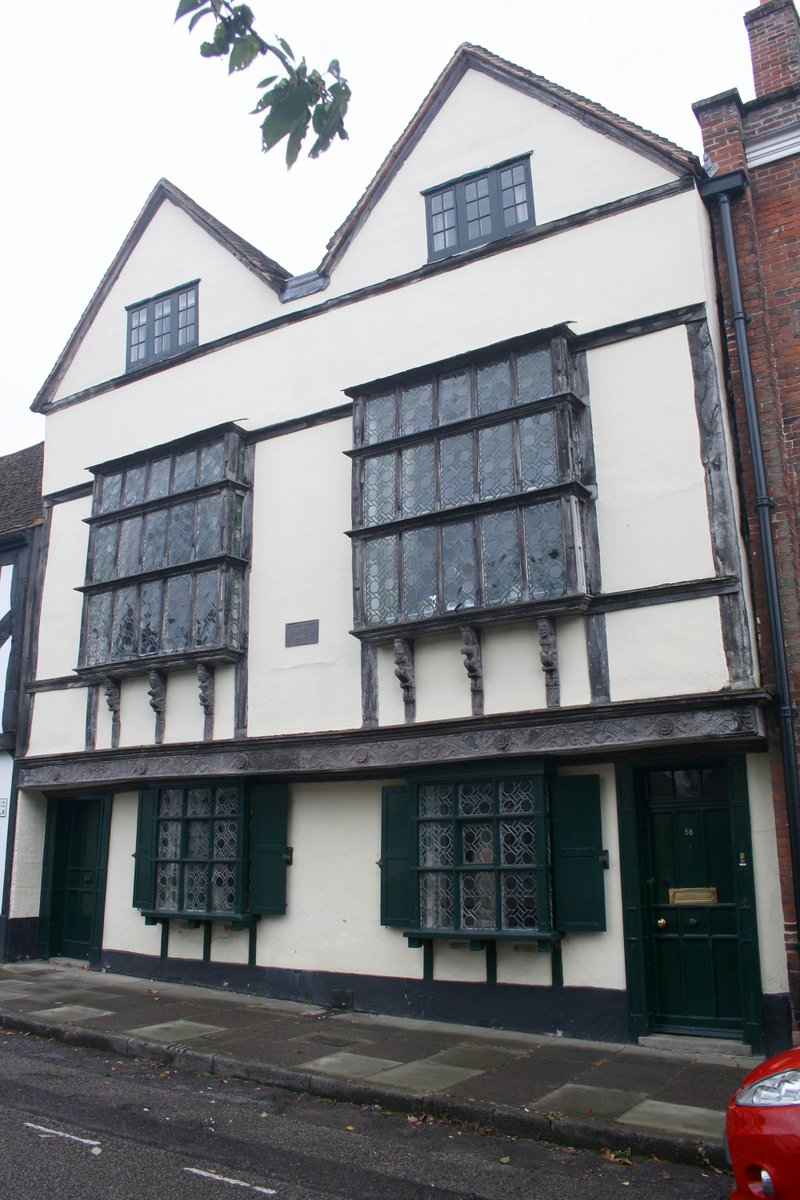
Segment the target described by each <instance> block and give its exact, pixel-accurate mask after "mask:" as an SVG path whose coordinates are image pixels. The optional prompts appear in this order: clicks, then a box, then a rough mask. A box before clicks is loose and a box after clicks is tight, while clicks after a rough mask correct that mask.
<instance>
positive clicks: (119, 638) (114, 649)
mask: <svg viewBox="0 0 800 1200" xmlns="http://www.w3.org/2000/svg"><path fill="white" fill-rule="evenodd" d="M135 612H136V588H135V587H126V588H120V589H119V590H118V591H117V592H115V593H114V621H113V625H112V629H111V657H112V659H113V660H114V661H116V662H118V661H119V660H120V659H123V658H130V657H131V656H132V655H133V644H134V638H135V635H136V624H135Z"/></svg>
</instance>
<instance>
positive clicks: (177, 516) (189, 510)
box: [168, 504, 194, 566]
mask: <svg viewBox="0 0 800 1200" xmlns="http://www.w3.org/2000/svg"><path fill="white" fill-rule="evenodd" d="M193 527H194V505H193V504H176V505H175V507H174V508H172V509H170V514H169V543H168V559H169V565H170V566H174V565H175V564H176V563H185V562H189V560H190V558H191V557H192V529H193Z"/></svg>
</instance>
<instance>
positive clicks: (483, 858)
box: [461, 821, 494, 866]
mask: <svg viewBox="0 0 800 1200" xmlns="http://www.w3.org/2000/svg"><path fill="white" fill-rule="evenodd" d="M461 857H462V861H463V862H464V863H466V864H467V865H468V866H472V865H473V864H474V863H492V862H494V825H493V823H492V822H491V821H480V822H478V821H466V822H465V823H464V824H463V825H462V826H461Z"/></svg>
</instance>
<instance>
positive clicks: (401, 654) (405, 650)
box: [394, 638, 417, 725]
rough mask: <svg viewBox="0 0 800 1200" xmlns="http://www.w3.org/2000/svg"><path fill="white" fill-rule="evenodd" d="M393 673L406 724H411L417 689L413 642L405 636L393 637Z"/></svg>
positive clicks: (414, 710) (414, 715) (414, 712)
mask: <svg viewBox="0 0 800 1200" xmlns="http://www.w3.org/2000/svg"><path fill="white" fill-rule="evenodd" d="M394 673H395V675H396V676H397V678H398V679H399V680H400V687H401V689H402V692H403V704H404V706H405V716H406V725H413V724H414V719H415V717H416V712H417V689H416V682H415V679H414V643H413V642H410V641H407V640H406V638H395V639H394Z"/></svg>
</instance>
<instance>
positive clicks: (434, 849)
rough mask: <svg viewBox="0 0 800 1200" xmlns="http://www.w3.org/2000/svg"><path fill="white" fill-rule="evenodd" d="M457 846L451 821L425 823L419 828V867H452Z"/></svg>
mask: <svg viewBox="0 0 800 1200" xmlns="http://www.w3.org/2000/svg"><path fill="white" fill-rule="evenodd" d="M454 853H455V844H454V839H453V826H452V823H451V822H450V821H423V822H422V823H421V824H420V827H419V865H420V866H421V867H452V866H453V865H454V863H455V858H454Z"/></svg>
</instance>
